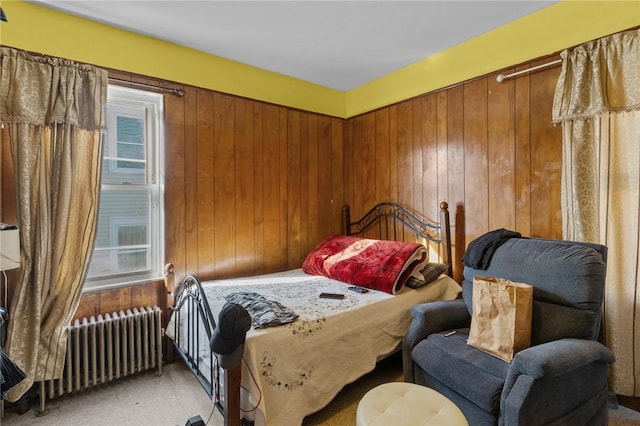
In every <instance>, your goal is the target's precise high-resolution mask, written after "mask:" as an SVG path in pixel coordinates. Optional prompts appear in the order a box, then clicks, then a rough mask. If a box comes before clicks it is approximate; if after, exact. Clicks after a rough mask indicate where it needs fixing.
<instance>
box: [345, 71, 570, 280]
mask: <svg viewBox="0 0 640 426" xmlns="http://www.w3.org/2000/svg"><path fill="white" fill-rule="evenodd" d="M544 62H545V61H544V60H542V61H539V62H534V63H531V64H527V66H524V67H520V68H517V69H511V70H504V73H511V72H514V71H519V70H520V69H524V68H526V67H528V66H536V65H538V64H540V63H544ZM546 62H548V61H546ZM559 72H560V68H559V66H556V67H554V68H548V69H545V70H543V71H537V72H534V73H531V74H525V75H523V76H520V77H517V78H514V79H509V80H506V81H504V82H503V83H498V82H497V81H496V76H497V73H496V74H491V75H487V76H484V77H482V78H478V79H475V80H473V81H469V82H465V83H464V84H460V85H457V86H455V87H451V88H448V89H444V90H440V91H438V92H435V93H430V94H426V95H424V96H420V97H417V98H414V99H410V100H407V101H404V102H401V103H398V104H396V105H391V106H389V107H385V108H382V109H379V110H377V111H373V112H370V113H366V114H363V115H360V116H358V117H354V118H352V119H349V120H348V121H347V142H346V147H345V165H346V167H345V175H346V200H347V201H348V202H349V204H350V205H351V207H352V212H353V215H354V217H358V215H359V214H361V213H362V212H364V211H366V210H367V209H368V208H370V207H371V206H372V205H374V204H375V203H376V202H379V201H382V200H394V201H397V202H399V203H400V204H403V205H406V206H409V207H411V208H412V209H413V210H415V211H416V212H421V213H422V214H424V215H425V216H426V217H429V218H433V219H436V218H437V217H438V216H437V214H438V207H439V202H440V201H447V202H448V203H449V209H450V212H451V215H452V218H451V219H452V226H453V227H452V234H453V237H452V239H453V243H454V247H453V259H454V261H456V260H457V261H459V260H460V259H461V258H462V255H463V254H464V250H465V248H466V246H467V244H468V243H469V242H470V241H471V240H473V239H474V238H476V237H477V236H479V235H481V234H483V233H485V232H487V231H490V230H493V229H496V228H507V229H512V230H517V231H519V232H521V233H522V234H523V235H526V236H537V237H547V238H561V237H562V227H561V226H562V223H561V219H562V218H561V211H560V178H561V158H562V133H561V128H560V126H554V125H553V123H552V122H551V106H552V102H553V92H554V89H555V84H556V81H557V79H558V75H559ZM454 271H455V277H456V278H457V279H460V278H461V265H460V264H459V262H458V263H457V264H456V265H454Z"/></svg>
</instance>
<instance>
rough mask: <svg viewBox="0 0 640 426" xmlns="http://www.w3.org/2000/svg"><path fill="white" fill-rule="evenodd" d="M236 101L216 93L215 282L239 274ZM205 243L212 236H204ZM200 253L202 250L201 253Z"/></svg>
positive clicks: (214, 175)
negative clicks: (236, 198) (236, 220)
mask: <svg viewBox="0 0 640 426" xmlns="http://www.w3.org/2000/svg"><path fill="white" fill-rule="evenodd" d="M236 100H239V99H237V98H236V97H233V96H229V95H224V94H220V93H214V95H213V104H214V108H213V111H214V115H213V123H214V125H213V141H214V150H213V155H214V159H215V162H214V173H213V182H212V184H213V188H214V191H213V196H214V200H213V208H212V209H211V212H212V213H213V212H215V213H214V220H213V223H214V232H213V241H214V248H213V262H211V255H210V253H209V263H213V265H214V277H215V278H227V277H233V276H235V273H236V248H235V244H234V241H235V234H236V222H235V216H236V215H237V213H238V212H237V209H236V203H235V194H234V192H235V190H236V175H235V163H236V158H235V156H236V140H235V114H234V112H235V101H236ZM202 238H203V239H207V238H211V235H203V236H202ZM199 251H200V250H199Z"/></svg>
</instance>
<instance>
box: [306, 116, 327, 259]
mask: <svg viewBox="0 0 640 426" xmlns="http://www.w3.org/2000/svg"><path fill="white" fill-rule="evenodd" d="M318 123H319V117H318V116H317V115H316V114H309V118H308V121H307V126H308V141H307V160H306V164H307V166H306V167H307V173H306V175H307V176H308V179H307V193H306V197H307V203H308V205H309V214H308V216H307V232H308V238H307V244H308V245H307V249H308V250H306V252H307V253H308V252H309V247H311V246H313V247H315V245H316V244H318V242H319V241H320V239H321V236H320V235H319V234H320V232H319V227H320V212H321V209H324V208H325V207H326V206H321V205H320V197H319V195H318V190H319V189H320V177H319V167H320V165H319V163H320V141H321V139H320V134H319V124H318ZM311 248H312V247H311Z"/></svg>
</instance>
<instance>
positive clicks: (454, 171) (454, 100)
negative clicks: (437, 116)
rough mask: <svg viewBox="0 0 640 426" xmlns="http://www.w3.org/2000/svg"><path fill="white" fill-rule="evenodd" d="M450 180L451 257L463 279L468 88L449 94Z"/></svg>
mask: <svg viewBox="0 0 640 426" xmlns="http://www.w3.org/2000/svg"><path fill="white" fill-rule="evenodd" d="M447 138H448V143H447V170H448V174H447V180H448V192H449V198H448V200H449V214H450V216H451V227H452V230H451V232H452V237H451V245H452V247H451V251H452V253H451V257H452V258H453V276H454V278H455V279H456V280H457V281H460V280H461V279H462V264H461V260H462V256H463V255H464V251H465V249H466V247H467V242H466V239H467V231H466V227H465V224H466V218H467V216H468V215H472V214H474V213H475V212H473V211H470V210H469V209H468V208H467V206H466V202H465V198H464V196H465V173H464V164H465V151H464V87H463V86H458V87H454V88H452V89H450V90H447Z"/></svg>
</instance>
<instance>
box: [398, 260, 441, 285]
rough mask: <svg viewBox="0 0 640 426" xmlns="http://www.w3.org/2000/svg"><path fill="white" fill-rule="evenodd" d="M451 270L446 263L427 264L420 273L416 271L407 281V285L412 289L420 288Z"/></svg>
mask: <svg viewBox="0 0 640 426" xmlns="http://www.w3.org/2000/svg"><path fill="white" fill-rule="evenodd" d="M448 269H449V265H447V264H444V263H435V262H427V264H426V265H425V266H424V267H423V268H422V269H421V270H419V271H415V272H414V273H413V274H412V275H411V276H410V277H409V279H408V280H407V282H406V283H405V285H406V286H407V287H410V288H420V287H422V286H425V285H427V284H429V283H430V282H432V281H435V280H436V279H437V278H438V277H440V275H442V274H443V273H445V272H446V271H447V270H448Z"/></svg>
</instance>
